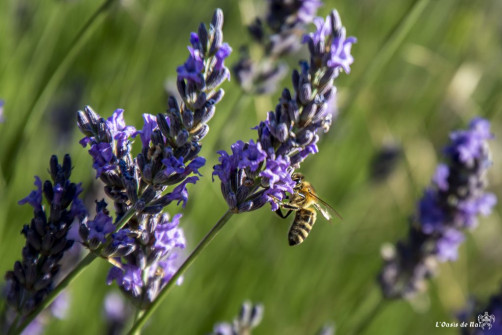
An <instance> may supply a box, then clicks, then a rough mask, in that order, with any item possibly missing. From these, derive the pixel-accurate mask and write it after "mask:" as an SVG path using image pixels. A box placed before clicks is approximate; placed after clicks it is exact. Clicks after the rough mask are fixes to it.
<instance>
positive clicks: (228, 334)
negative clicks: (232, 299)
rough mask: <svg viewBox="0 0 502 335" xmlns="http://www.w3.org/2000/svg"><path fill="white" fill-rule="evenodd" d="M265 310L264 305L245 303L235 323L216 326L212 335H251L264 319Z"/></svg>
mask: <svg viewBox="0 0 502 335" xmlns="http://www.w3.org/2000/svg"><path fill="white" fill-rule="evenodd" d="M263 310H264V308H263V305H261V304H256V305H253V304H251V303H250V302H249V301H245V302H244V303H243V304H242V306H241V310H240V312H239V315H238V316H237V317H235V319H234V320H233V322H232V323H231V324H230V323H218V324H216V325H215V326H214V329H213V332H212V333H211V335H250V334H251V331H252V330H253V329H254V328H256V327H257V326H258V325H259V324H260V322H261V320H262V319H263Z"/></svg>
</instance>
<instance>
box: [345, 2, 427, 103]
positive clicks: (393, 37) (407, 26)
mask: <svg viewBox="0 0 502 335" xmlns="http://www.w3.org/2000/svg"><path fill="white" fill-rule="evenodd" d="M429 2H430V0H416V1H415V2H414V3H413V4H412V6H411V8H410V10H408V11H407V14H406V15H405V16H404V17H403V18H402V19H401V21H399V23H398V24H397V25H396V27H395V28H394V29H392V31H391V32H390V33H389V35H388V36H387V37H386V38H385V41H384V43H383V46H382V48H381V49H380V50H379V51H378V53H377V54H376V56H375V57H374V58H373V61H372V62H371V64H370V65H369V66H368V68H367V69H366V70H365V71H364V75H362V76H360V78H358V83H357V84H356V85H355V87H356V88H355V90H354V91H353V92H354V93H353V94H351V95H350V96H349V99H348V101H347V109H350V108H351V107H354V102H355V101H356V100H357V98H358V97H359V95H360V94H361V92H362V91H363V89H362V88H363V87H370V86H371V85H373V83H374V82H375V81H376V79H377V78H378V76H379V75H380V73H381V72H382V71H383V70H384V69H385V66H386V65H387V64H388V63H389V61H390V60H391V58H392V56H394V54H395V53H396V51H397V50H398V48H399V46H400V45H401V44H402V43H403V41H404V38H405V37H406V36H407V35H408V33H409V32H410V30H411V28H412V27H413V26H414V24H415V23H416V22H417V20H418V18H419V17H420V14H422V12H423V11H424V9H425V7H426V6H427V4H428V3H429Z"/></svg>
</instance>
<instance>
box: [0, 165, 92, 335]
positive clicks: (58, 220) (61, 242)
mask: <svg viewBox="0 0 502 335" xmlns="http://www.w3.org/2000/svg"><path fill="white" fill-rule="evenodd" d="M71 169H72V166H71V159H70V156H69V155H66V156H65V157H64V160H63V164H62V165H60V164H59V163H58V159H57V157H56V156H52V157H51V160H50V174H51V179H52V181H49V180H46V181H45V182H44V183H43V184H42V181H41V180H40V178H38V177H35V186H36V190H34V191H32V192H31V193H30V195H29V196H27V197H26V198H24V199H22V200H20V201H19V204H26V203H27V204H30V205H31V206H32V207H33V213H34V217H33V219H32V220H31V223H30V224H27V225H25V226H24V227H23V229H22V231H21V233H22V234H23V235H24V236H25V237H26V244H25V246H24V248H23V259H22V260H21V261H17V262H16V263H15V264H14V269H13V270H12V271H8V272H7V273H6V275H5V278H6V287H7V289H6V291H5V295H6V301H7V304H8V307H7V308H6V309H5V313H8V314H9V313H11V314H12V313H13V311H14V313H17V314H18V316H19V320H18V321H20V320H21V321H22V320H23V318H24V317H25V316H26V315H27V314H28V313H30V312H31V311H33V310H34V309H35V308H37V307H38V306H39V304H40V303H41V302H42V301H43V300H44V299H45V297H46V296H47V295H48V294H49V292H51V291H52V290H53V289H54V287H55V285H56V283H55V280H56V278H57V276H58V275H59V273H60V270H61V266H62V257H63V256H64V255H65V253H66V252H67V251H68V249H70V248H71V246H72V245H73V243H74V241H73V240H70V239H69V238H68V233H69V230H70V228H71V226H72V224H73V223H74V222H77V224H78V222H79V221H82V220H84V219H85V213H86V210H85V208H77V207H80V206H82V202H81V201H80V200H79V199H78V196H79V194H80V193H81V192H82V188H81V187H80V185H77V184H74V183H72V182H70V179H69V178H70V174H71ZM43 198H45V200H46V202H47V209H46V207H45V206H44V205H43ZM4 319H6V318H5V317H4ZM7 319H8V318H7ZM36 325H37V321H35V322H34V323H33V325H32V326H33V327H35V326H36ZM9 326H11V325H7V327H9Z"/></svg>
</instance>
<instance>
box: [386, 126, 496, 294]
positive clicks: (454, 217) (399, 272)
mask: <svg viewBox="0 0 502 335" xmlns="http://www.w3.org/2000/svg"><path fill="white" fill-rule="evenodd" d="M492 138H493V135H492V134H491V133H490V124H489V122H488V121H487V120H484V119H481V118H476V119H473V120H472V121H471V123H470V125H469V129H468V130H462V131H457V132H453V133H452V134H451V136H450V140H451V143H450V144H449V145H448V146H447V147H446V148H445V150H444V155H445V158H446V160H447V164H440V165H439V166H438V168H437V170H436V173H435V175H434V177H433V178H432V184H431V186H429V187H428V188H427V189H426V190H425V192H424V196H423V197H422V199H421V200H420V201H419V203H418V206H417V214H416V217H415V219H414V222H413V223H412V225H411V227H410V231H409V235H408V239H407V240H406V241H401V242H399V243H398V244H397V247H396V248H390V249H387V251H386V252H385V254H384V266H383V269H382V272H381V274H380V284H381V286H382V290H383V293H384V295H385V296H386V297H388V298H402V297H411V296H413V295H414V294H416V293H417V292H418V291H421V290H424V289H425V280H426V279H427V278H428V277H431V276H432V275H434V274H435V271H436V267H437V265H436V264H437V262H438V261H439V262H445V261H451V260H455V259H456V258H457V250H458V247H459V245H460V244H461V243H462V242H463V240H464V238H465V237H464V233H463V231H464V230H466V229H471V228H474V227H475V226H476V224H477V217H478V216H479V215H483V216H486V215H489V214H490V212H491V209H492V208H493V206H494V205H495V204H496V202H497V199H496V197H495V195H494V194H492V193H487V192H486V191H485V188H486V186H487V181H486V170H487V168H488V167H489V166H490V165H491V161H490V150H489V147H488V140H490V139H492Z"/></svg>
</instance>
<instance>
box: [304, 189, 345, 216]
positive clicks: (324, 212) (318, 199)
mask: <svg viewBox="0 0 502 335" xmlns="http://www.w3.org/2000/svg"><path fill="white" fill-rule="evenodd" d="M309 194H310V195H311V196H313V197H314V198H316V200H317V201H319V202H320V203H321V204H323V205H324V206H326V207H328V208H329V209H330V210H331V211H332V212H333V213H334V214H335V215H336V216H337V217H338V218H339V219H340V220H343V218H342V216H341V215H340V213H338V212H337V211H336V209H334V208H333V207H331V206H330V205H329V204H328V203H327V202H326V201H324V200H322V199H321V198H319V197H318V196H317V195H315V194H314V193H312V192H309ZM315 207H316V209H317V210H318V211H319V212H321V213H322V215H323V216H324V217H325V218H326V220H328V221H331V220H330V219H331V215H329V213H328V211H326V209H324V208H322V207H321V206H319V205H317V204H316V206H315Z"/></svg>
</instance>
